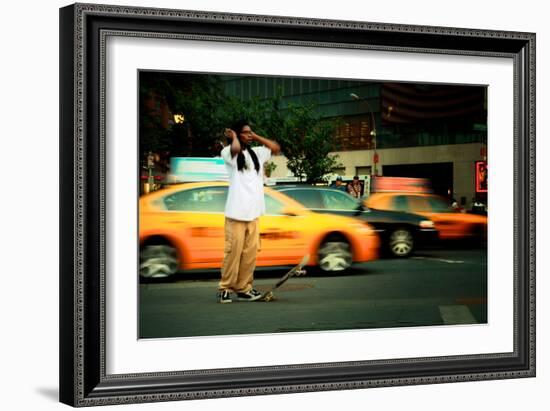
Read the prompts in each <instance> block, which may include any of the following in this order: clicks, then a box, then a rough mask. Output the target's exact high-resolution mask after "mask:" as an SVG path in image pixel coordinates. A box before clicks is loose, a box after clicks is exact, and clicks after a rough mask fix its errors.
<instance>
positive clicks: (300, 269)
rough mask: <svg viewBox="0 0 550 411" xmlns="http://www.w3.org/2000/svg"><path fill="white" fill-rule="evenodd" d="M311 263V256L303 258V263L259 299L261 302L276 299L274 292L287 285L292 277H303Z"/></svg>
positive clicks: (291, 270)
mask: <svg viewBox="0 0 550 411" xmlns="http://www.w3.org/2000/svg"><path fill="white" fill-rule="evenodd" d="M308 261H309V254H306V255H305V256H304V258H302V261H300V263H299V264H298V265H297V266H295V267H292V268H291V269H290V270H289V271H287V273H286V274H285V275H283V276H282V277H281V278H280V279H279V281H277V282H276V283H275V284H274V285H273V286H272V287H271V288H270V289H269V290H268V291H266V292H264V293H263V294H262V296H261V297H260V298H259V299H258V300H259V301H271V300H273V299H274V298H275V296H274V295H273V291H275V290H276V289H277V288H279V287H280V286H281V285H283V284H284V283H286V282H287V281H288V280H289V279H290V278H292V277H295V276H296V277H298V276H301V275H305V274H306V270H304V267H305V265H306V264H307V263H308Z"/></svg>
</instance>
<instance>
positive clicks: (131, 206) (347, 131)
mask: <svg viewBox="0 0 550 411" xmlns="http://www.w3.org/2000/svg"><path fill="white" fill-rule="evenodd" d="M59 34H60V35H59V40H60V49H59V50H60V66H59V70H60V71H59V78H60V106H59V118H60V152H59V159H60V180H59V187H60V196H59V201H60V210H61V213H60V249H61V250H62V251H61V253H60V255H59V258H60V270H59V284H60V290H59V307H60V309H59V380H60V391H59V399H60V401H61V402H63V403H65V404H69V405H72V406H95V405H117V404H130V403H142V402H164V401H177V400H196V399H205V398H208V399H216V398H226V397H240V396H257V395H272V394H291V393H304V392H316V391H340V390H344V391H350V390H355V389H361V388H376V387H388V388H389V387H396V386H402V387H405V386H410V385H427V384H446V383H455V382H474V381H483V380H502V379H521V378H524V379H525V378H528V377H534V376H535V375H536V367H535V364H536V361H535V360H536V358H535V342H536V338H535V238H534V236H535V217H534V208H535V178H534V168H535V163H534V154H535V144H534V140H535V91H534V85H535V34H534V33H532V32H529V31H520V32H516V31H506V30H498V29H491V28H486V29H477V30H476V29H469V28H453V27H443V26H435V25H432V26H423V25H414V24H405V25H396V24H391V23H383V22H382V23H373V22H369V21H353V20H345V19H344V20H339V19H332V20H325V19H315V18H306V17H289V16H279V15H271V16H269V15H257V14H253V13H227V12H215V11H194V10H182V9H163V8H147V7H139V6H136V7H134V6H115V5H112V6H110V5H96V4H75V5H68V6H66V7H62V8H61V9H60V30H59ZM489 163H490V164H489ZM489 182H490V184H489ZM489 209H490V211H489ZM404 389H405V388H404Z"/></svg>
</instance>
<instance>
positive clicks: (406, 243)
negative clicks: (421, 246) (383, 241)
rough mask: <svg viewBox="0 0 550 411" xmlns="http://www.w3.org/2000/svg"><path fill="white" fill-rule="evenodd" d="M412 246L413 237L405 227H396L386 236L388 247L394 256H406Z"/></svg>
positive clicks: (410, 251)
mask: <svg viewBox="0 0 550 411" xmlns="http://www.w3.org/2000/svg"><path fill="white" fill-rule="evenodd" d="M413 248H414V238H413V235H412V234H411V232H410V231H409V230H407V229H406V228H398V229H397V230H394V231H392V232H391V234H390V235H389V238H388V249H389V251H390V253H391V254H392V255H393V256H394V257H399V258H405V257H408V256H409V255H410V254H411V253H412V251H413Z"/></svg>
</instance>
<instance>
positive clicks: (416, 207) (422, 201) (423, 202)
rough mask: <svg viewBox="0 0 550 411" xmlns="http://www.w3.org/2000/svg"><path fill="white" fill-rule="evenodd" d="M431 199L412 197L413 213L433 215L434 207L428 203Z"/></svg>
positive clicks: (410, 202) (410, 201) (410, 203)
mask: <svg viewBox="0 0 550 411" xmlns="http://www.w3.org/2000/svg"><path fill="white" fill-rule="evenodd" d="M428 199H429V197H422V196H410V197H409V205H410V208H411V210H412V211H413V212H421V213H433V210H432V207H431V206H430V203H429V202H428Z"/></svg>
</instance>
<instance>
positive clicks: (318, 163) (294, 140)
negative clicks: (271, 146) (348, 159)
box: [250, 96, 341, 183]
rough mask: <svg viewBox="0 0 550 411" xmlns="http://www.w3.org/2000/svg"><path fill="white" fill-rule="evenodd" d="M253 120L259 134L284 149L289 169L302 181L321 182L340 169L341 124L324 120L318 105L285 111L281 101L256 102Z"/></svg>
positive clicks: (291, 107) (277, 97)
mask: <svg viewBox="0 0 550 411" xmlns="http://www.w3.org/2000/svg"><path fill="white" fill-rule="evenodd" d="M251 103H252V107H253V109H251V110H250V111H251V117H250V118H251V120H252V122H253V123H254V127H255V129H257V130H258V133H259V134H261V133H265V134H266V135H267V136H268V137H272V138H274V139H276V140H277V141H278V142H279V144H280V145H281V149H282V152H283V154H284V155H285V157H286V158H287V159H288V162H287V167H288V169H289V170H290V171H291V172H292V173H293V174H294V176H296V177H298V178H299V179H300V180H306V181H307V182H309V183H313V182H318V181H321V180H322V178H323V176H324V175H326V174H328V173H330V172H332V171H333V170H334V169H335V168H337V167H340V166H341V164H340V162H339V161H338V156H337V155H335V154H330V153H331V152H333V151H335V150H336V149H337V146H336V142H335V137H334V136H335V133H336V128H337V125H338V123H337V120H334V119H322V118H321V115H320V114H319V113H318V112H317V110H316V106H315V104H308V105H302V104H289V105H288V106H286V107H281V97H280V96H276V97H274V98H272V99H268V100H255V101H252V102H251Z"/></svg>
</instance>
